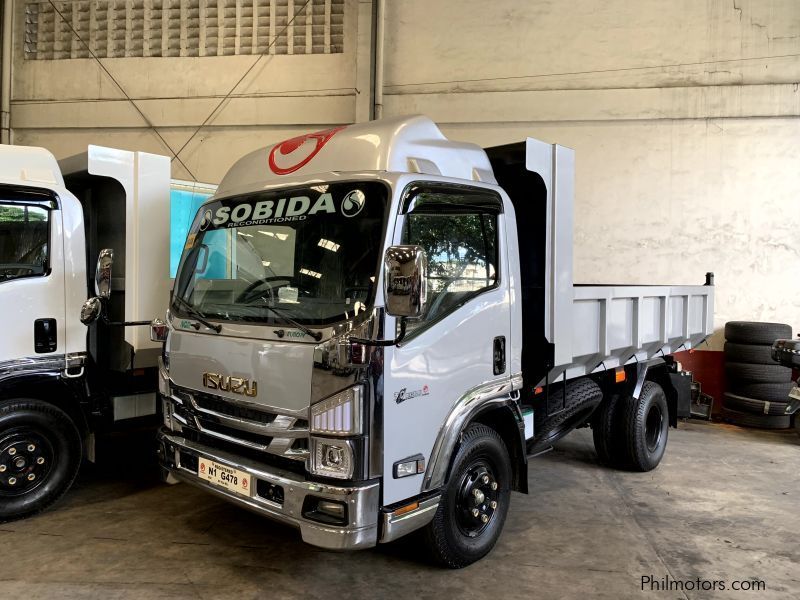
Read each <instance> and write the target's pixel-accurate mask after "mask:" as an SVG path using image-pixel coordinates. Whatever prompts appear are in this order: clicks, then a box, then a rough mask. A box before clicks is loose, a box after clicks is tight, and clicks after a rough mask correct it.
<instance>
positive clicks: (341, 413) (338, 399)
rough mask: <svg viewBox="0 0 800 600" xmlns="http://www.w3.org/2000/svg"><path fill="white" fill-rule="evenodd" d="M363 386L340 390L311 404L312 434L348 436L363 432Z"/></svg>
mask: <svg viewBox="0 0 800 600" xmlns="http://www.w3.org/2000/svg"><path fill="white" fill-rule="evenodd" d="M363 397H364V392H363V387H362V386H360V385H357V386H354V387H351V388H347V389H346V390H342V391H341V392H339V393H338V394H334V395H333V396H330V397H328V398H326V399H325V400H323V401H322V402H317V403H316V404H312V405H311V420H310V430H311V433H312V434H315V433H318V434H320V435H335V436H348V435H360V434H361V433H363V429H364V424H363V417H362V415H363Z"/></svg>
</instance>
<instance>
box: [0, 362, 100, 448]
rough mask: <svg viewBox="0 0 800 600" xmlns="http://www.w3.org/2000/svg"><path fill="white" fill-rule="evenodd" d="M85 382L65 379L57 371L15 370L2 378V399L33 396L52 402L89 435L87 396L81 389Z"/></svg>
mask: <svg viewBox="0 0 800 600" xmlns="http://www.w3.org/2000/svg"><path fill="white" fill-rule="evenodd" d="M81 385H83V382H82V380H80V379H78V380H68V379H64V378H63V377H62V376H61V372H60V371H55V370H53V371H51V370H47V371H36V372H25V373H19V374H15V373H12V374H10V375H8V376H6V377H3V378H2V379H1V380H0V402H6V401H8V400H14V399H17V398H30V399H33V400H40V401H42V402H47V403H48V404H52V405H53V406H55V407H57V408H60V409H61V410H63V411H64V412H65V413H66V414H67V416H68V417H69V418H70V419H71V420H72V422H73V423H75V426H76V427H77V428H78V431H79V432H80V434H81V437H82V438H85V437H86V436H87V435H88V434H89V433H90V427H89V423H88V421H87V419H86V415H85V414H84V411H83V409H82V407H81V401H82V400H83V395H82V394H81V393H80V391H79V389H78V387H79V386H81Z"/></svg>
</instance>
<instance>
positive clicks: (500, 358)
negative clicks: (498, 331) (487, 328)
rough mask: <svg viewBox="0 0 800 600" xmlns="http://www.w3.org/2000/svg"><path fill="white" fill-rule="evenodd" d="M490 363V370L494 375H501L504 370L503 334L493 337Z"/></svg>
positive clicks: (504, 339) (504, 345) (504, 341)
mask: <svg viewBox="0 0 800 600" xmlns="http://www.w3.org/2000/svg"><path fill="white" fill-rule="evenodd" d="M492 363H493V364H492V370H493V371H494V374H495V375H502V374H503V373H505V372H506V338H505V336H504V335H499V336H497V337H496V338H494V344H493V345H492Z"/></svg>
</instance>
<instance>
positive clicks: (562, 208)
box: [486, 138, 714, 385]
mask: <svg viewBox="0 0 800 600" xmlns="http://www.w3.org/2000/svg"><path fill="white" fill-rule="evenodd" d="M486 153H487V155H488V156H489V159H490V161H491V163H492V168H493V170H494V172H495V176H496V178H497V182H498V183H499V184H500V185H501V186H502V187H503V188H504V189H505V190H506V191H507V192H508V194H509V196H510V198H511V200H512V203H513V204H514V209H515V212H516V219H517V229H518V237H519V240H520V273H521V280H522V282H521V285H522V298H523V302H522V323H523V333H522V344H523V350H522V363H523V374H524V377H525V380H526V384H530V385H538V384H541V383H543V382H544V380H545V376H547V379H548V380H549V381H550V382H555V381H557V380H559V379H561V378H563V377H564V376H565V375H566V378H567V379H571V378H574V377H579V376H582V375H587V374H589V373H592V372H594V371H597V370H603V369H611V368H614V367H618V366H621V365H624V364H627V363H631V362H636V361H644V360H647V359H649V358H652V357H654V356H656V355H659V356H661V355H666V354H670V353H672V352H676V351H677V350H679V349H681V350H683V349H690V348H693V347H695V346H697V345H698V344H700V343H701V342H702V341H703V340H704V339H705V338H706V337H708V336H709V335H710V334H711V333H713V330H714V318H713V315H714V286H713V285H711V284H712V283H713V281H712V280H711V278H710V277H707V280H706V281H707V284H708V285H682V286H670V285H663V286H662V285H653V286H651V285H631V286H626V285H575V284H574V282H573V265H572V244H573V234H572V229H573V197H574V175H575V155H574V152H573V151H572V150H570V149H569V148H564V147H563V146H558V145H551V144H547V143H545V142H541V141H539V140H535V139H533V138H528V139H527V140H526V141H525V142H521V143H518V144H510V145H507V146H498V147H494V148H487V149H486ZM623 218H624V217H623ZM699 279H700V275H699V274H698V280H699Z"/></svg>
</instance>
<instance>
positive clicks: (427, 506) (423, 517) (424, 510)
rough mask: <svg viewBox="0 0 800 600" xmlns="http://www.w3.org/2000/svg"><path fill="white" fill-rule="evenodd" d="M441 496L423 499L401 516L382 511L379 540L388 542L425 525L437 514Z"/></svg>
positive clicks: (384, 542)
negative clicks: (417, 505)
mask: <svg viewBox="0 0 800 600" xmlns="http://www.w3.org/2000/svg"><path fill="white" fill-rule="evenodd" d="M441 498H442V497H441V496H435V497H433V498H428V499H427V500H423V501H421V502H420V503H419V507H417V508H415V509H414V510H411V511H409V512H407V513H403V514H402V515H400V516H395V514H394V513H392V512H389V513H387V512H385V513H382V521H383V522H382V527H381V537H380V539H379V540H378V541H379V542H380V543H381V544H387V543H389V542H392V541H394V540H396V539H398V538H401V537H403V536H404V535H406V534H408V533H411V532H412V531H416V530H417V529H419V528H420V527H425V525H427V524H428V523H430V522H431V521H432V520H433V517H434V515H436V509H438V508H439V501H440V500H441Z"/></svg>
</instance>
